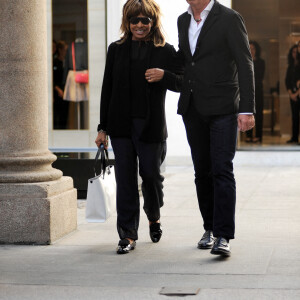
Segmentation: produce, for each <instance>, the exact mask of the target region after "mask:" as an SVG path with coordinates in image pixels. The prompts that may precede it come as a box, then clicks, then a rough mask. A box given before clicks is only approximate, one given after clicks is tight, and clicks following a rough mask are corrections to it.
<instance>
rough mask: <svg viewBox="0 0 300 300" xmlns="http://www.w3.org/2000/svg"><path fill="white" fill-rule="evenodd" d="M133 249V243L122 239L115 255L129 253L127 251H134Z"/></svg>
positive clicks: (134, 243)
mask: <svg viewBox="0 0 300 300" xmlns="http://www.w3.org/2000/svg"><path fill="white" fill-rule="evenodd" d="M135 247H136V242H135V241H133V242H132V243H130V242H129V240H127V239H123V240H120V241H119V244H118V247H117V253H118V254H126V253H129V251H131V250H134V248H135Z"/></svg>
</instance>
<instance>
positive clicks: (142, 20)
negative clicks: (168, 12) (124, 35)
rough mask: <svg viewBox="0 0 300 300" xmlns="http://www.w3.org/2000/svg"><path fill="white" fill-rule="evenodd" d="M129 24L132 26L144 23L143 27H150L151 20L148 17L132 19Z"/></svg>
mask: <svg viewBox="0 0 300 300" xmlns="http://www.w3.org/2000/svg"><path fill="white" fill-rule="evenodd" d="M129 22H130V23H131V24H132V25H136V24H138V23H140V22H142V24H143V25H149V24H150V23H151V19H150V18H147V17H142V18H141V17H132V18H130V20H129Z"/></svg>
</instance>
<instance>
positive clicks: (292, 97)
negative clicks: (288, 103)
mask: <svg viewBox="0 0 300 300" xmlns="http://www.w3.org/2000/svg"><path fill="white" fill-rule="evenodd" d="M298 96H299V90H298V91H297V92H296V93H292V94H291V95H290V98H291V99H292V100H293V101H297V98H298Z"/></svg>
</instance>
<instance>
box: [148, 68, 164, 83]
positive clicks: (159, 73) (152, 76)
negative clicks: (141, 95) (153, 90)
mask: <svg viewBox="0 0 300 300" xmlns="http://www.w3.org/2000/svg"><path fill="white" fill-rule="evenodd" d="M164 75H165V71H164V70H162V69H158V68H154V69H148V70H146V73H145V78H146V80H147V81H148V82H149V83H152V82H158V81H161V80H162V79H163V77H164Z"/></svg>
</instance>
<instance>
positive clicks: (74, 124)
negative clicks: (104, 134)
mask: <svg viewBox="0 0 300 300" xmlns="http://www.w3.org/2000/svg"><path fill="white" fill-rule="evenodd" d="M52 10H53V49H54V50H53V52H54V51H55V52H54V54H53V128H54V129H88V100H89V84H88V81H86V80H88V79H87V78H88V43H87V0H53V1H52ZM55 41H58V42H55ZM82 73H83V74H82ZM79 77H80V78H79ZM78 78H79V79H78Z"/></svg>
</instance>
